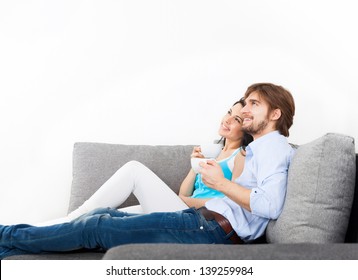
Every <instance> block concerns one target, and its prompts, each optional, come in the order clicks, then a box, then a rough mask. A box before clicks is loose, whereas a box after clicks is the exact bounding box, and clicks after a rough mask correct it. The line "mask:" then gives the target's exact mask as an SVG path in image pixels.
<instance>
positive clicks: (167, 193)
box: [37, 161, 188, 226]
mask: <svg viewBox="0 0 358 280" xmlns="http://www.w3.org/2000/svg"><path fill="white" fill-rule="evenodd" d="M131 193H133V194H134V195H135V196H136V198H137V199H138V201H139V203H140V205H136V206H130V207H126V208H121V209H120V210H121V211H126V212H130V213H151V212H173V211H179V210H184V209H187V208H188V206H187V205H186V204H185V203H184V202H183V201H182V200H181V199H180V198H179V196H178V195H177V194H176V193H175V192H173V191H172V190H171V189H170V187H168V186H167V185H166V184H165V183H164V182H163V181H162V180H161V179H160V178H159V177H158V176H157V175H156V174H154V173H153V172H152V171H151V170H150V169H149V168H147V167H146V166H144V165H143V164H141V163H140V162H138V161H130V162H128V163H126V164H125V165H123V166H122V167H121V168H120V169H118V170H117V172H116V173H114V174H113V176H112V177H111V178H109V179H108V181H106V182H105V183H104V184H103V185H102V186H101V187H100V188H99V189H98V190H97V191H96V192H95V193H94V194H93V195H92V196H91V197H90V198H89V199H88V200H86V201H85V202H84V203H83V204H82V205H81V206H80V207H79V208H77V209H76V210H75V211H73V212H71V213H70V214H69V215H68V216H67V217H64V218H60V219H56V220H52V221H48V222H44V223H39V224H37V226H45V225H50V224H57V223H63V222H68V221H70V220H73V219H75V218H77V217H79V216H81V215H82V214H85V213H87V212H89V211H91V210H93V209H95V208H98V207H112V208H118V207H120V205H121V204H122V203H123V202H124V201H125V200H126V199H127V198H128V197H129V195H130V194H131Z"/></svg>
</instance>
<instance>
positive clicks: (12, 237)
mask: <svg viewBox="0 0 358 280" xmlns="http://www.w3.org/2000/svg"><path fill="white" fill-rule="evenodd" d="M230 236H231V233H230V234H228V235H227V234H226V233H225V232H224V231H223V229H222V228H221V227H220V226H219V224H218V223H217V222H216V221H215V220H212V221H207V220H206V219H205V218H204V217H203V216H202V215H201V214H200V213H199V212H198V211H197V210H196V209H194V208H190V209H187V210H183V211H178V212H165V213H151V214H145V215H140V214H130V213H126V212H120V211H117V210H116V209H110V208H99V209H96V210H93V211H91V212H89V213H88V214H85V215H83V216H81V217H79V218H77V219H75V220H73V221H72V222H70V223H64V224H58V225H52V226H46V227H34V226H30V225H24V224H20V225H13V226H0V259H2V258H5V257H7V256H10V255H15V254H24V253H35V254H39V253H44V252H65V251H73V250H77V249H83V248H86V249H99V248H101V249H104V250H107V249H109V248H112V247H115V246H118V245H122V244H129V243H131V244H133V243H186V244H214V243H217V244H232V242H231V241H230V239H229V238H230Z"/></svg>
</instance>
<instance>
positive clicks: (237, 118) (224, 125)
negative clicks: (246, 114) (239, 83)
mask: <svg viewBox="0 0 358 280" xmlns="http://www.w3.org/2000/svg"><path fill="white" fill-rule="evenodd" d="M241 109H242V105H241V104H240V103H238V104H236V105H234V106H233V107H231V109H230V110H229V111H228V112H227V113H226V115H225V116H224V117H223V119H222V121H221V125H220V128H219V135H220V136H222V137H225V138H226V139H227V140H232V141H239V140H240V139H241V138H242V137H243V134H244V133H243V132H242V129H241V126H242V121H243V118H242V114H241Z"/></svg>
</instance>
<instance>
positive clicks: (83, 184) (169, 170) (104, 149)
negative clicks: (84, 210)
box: [68, 142, 193, 212]
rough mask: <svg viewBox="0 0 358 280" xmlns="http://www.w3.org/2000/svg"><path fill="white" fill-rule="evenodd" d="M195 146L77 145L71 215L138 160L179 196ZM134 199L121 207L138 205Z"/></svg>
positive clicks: (74, 154) (82, 143) (74, 157)
mask: <svg viewBox="0 0 358 280" xmlns="http://www.w3.org/2000/svg"><path fill="white" fill-rule="evenodd" d="M192 149H193V146H190V145H188V146H184V145H183V146H150V145H120V144H105V143H86V142H81V143H75V145H74V150H73V180H72V187H71V199H70V204H69V209H68V211H69V212H71V211H72V210H74V209H76V208H77V207H78V206H80V205H81V204H82V203H83V202H84V201H85V200H86V199H88V198H89V197H90V196H91V195H92V194H93V193H94V192H95V191H96V190H97V189H98V188H99V187H100V186H101V185H102V184H103V183H104V182H105V181H107V180H108V178H110V177H111V176H112V175H113V174H114V173H115V172H116V171H117V170H118V168H120V167H121V166H122V165H124V164H125V163H127V162H128V161H131V160H137V161H139V162H141V163H143V164H144V165H146V166H147V167H148V168H149V169H151V170H152V171H153V172H154V173H155V174H157V175H158V176H159V177H160V178H161V179H162V180H163V181H164V182H165V183H166V184H167V185H169V186H170V187H171V188H172V189H173V190H174V191H176V192H178V191H179V187H180V184H181V182H182V181H183V179H184V178H185V176H186V175H187V173H188V172H189V170H190V154H191V152H192ZM137 203H138V202H137V200H136V198H135V197H134V196H133V195H132V196H130V197H129V199H128V200H127V201H126V202H125V203H124V204H123V205H122V207H126V206H129V205H134V204H137Z"/></svg>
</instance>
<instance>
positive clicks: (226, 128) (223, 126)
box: [221, 124, 230, 130]
mask: <svg viewBox="0 0 358 280" xmlns="http://www.w3.org/2000/svg"><path fill="white" fill-rule="evenodd" d="M221 127H222V128H223V129H225V130H230V128H228V127H227V126H226V125H224V124H221Z"/></svg>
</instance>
